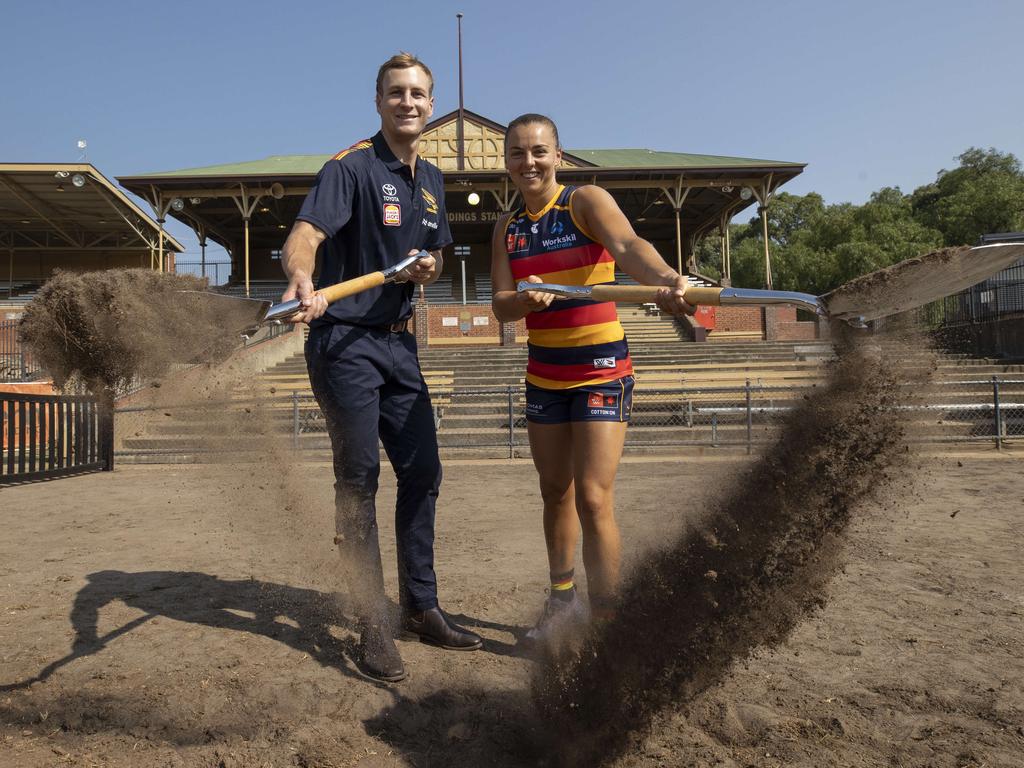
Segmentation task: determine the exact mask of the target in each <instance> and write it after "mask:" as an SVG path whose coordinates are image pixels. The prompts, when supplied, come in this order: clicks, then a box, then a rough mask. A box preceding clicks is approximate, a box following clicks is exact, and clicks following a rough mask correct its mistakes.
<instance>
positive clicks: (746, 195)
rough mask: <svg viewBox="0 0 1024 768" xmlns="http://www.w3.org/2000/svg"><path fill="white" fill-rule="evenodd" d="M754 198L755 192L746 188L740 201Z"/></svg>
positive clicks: (742, 190)
mask: <svg viewBox="0 0 1024 768" xmlns="http://www.w3.org/2000/svg"><path fill="white" fill-rule="evenodd" d="M753 196H754V190H752V189H751V188H750V187H744V188H743V189H741V190H740V199H741V200H749V199H750V198H752V197H753Z"/></svg>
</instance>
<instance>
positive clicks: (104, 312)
mask: <svg viewBox="0 0 1024 768" xmlns="http://www.w3.org/2000/svg"><path fill="white" fill-rule="evenodd" d="M205 288H206V282H205V281H204V280H201V279H199V278H196V277H192V276H190V275H174V274H160V273H157V272H153V271H151V270H148V269H119V270H108V271H101V272H85V273H72V272H58V273H57V274H56V275H55V276H54V278H53V279H52V280H50V281H49V282H48V283H47V284H46V285H44V286H43V288H42V289H41V290H40V292H39V294H38V295H37V296H36V298H35V299H33V300H32V302H31V303H30V304H29V305H28V307H27V308H26V310H25V315H24V317H23V318H22V321H21V324H20V327H19V336H20V339H21V341H22V343H24V344H25V345H26V346H27V347H29V349H30V350H31V351H32V354H33V355H34V356H35V359H36V360H38V361H39V363H40V365H41V366H42V368H43V370H45V371H46V372H47V373H48V374H49V375H50V376H52V377H53V380H54V384H55V385H56V386H58V387H61V388H64V387H65V386H67V385H68V384H69V383H74V382H76V381H80V382H81V383H82V384H83V385H84V386H85V387H86V388H87V389H89V390H92V391H94V392H100V391H104V390H117V389H119V388H121V387H124V386H126V385H127V384H129V383H130V382H132V381H133V379H135V378H136V377H141V378H151V377H159V376H162V375H163V374H165V373H166V372H167V371H168V369H169V368H170V367H171V366H172V365H173V364H175V363H188V362H210V361H215V360H220V359H223V358H224V357H226V356H227V354H229V353H230V351H231V350H232V349H233V348H234V347H235V346H236V345H237V340H238V329H237V328H232V327H229V325H230V324H225V323H224V322H223V318H222V317H221V314H220V313H219V311H218V309H217V306H216V305H214V304H212V303H208V302H206V301H203V300H201V295H200V294H196V293H187V292H189V291H192V292H195V291H205Z"/></svg>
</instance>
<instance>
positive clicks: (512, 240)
mask: <svg viewBox="0 0 1024 768" xmlns="http://www.w3.org/2000/svg"><path fill="white" fill-rule="evenodd" d="M575 191H576V187H566V186H559V188H558V191H557V192H556V193H555V194H554V196H553V197H552V198H551V200H550V201H548V204H547V205H545V206H544V207H543V208H542V209H541V210H540V211H538V212H537V213H530V212H529V211H528V210H527V209H526V207H525V206H523V207H521V208H519V209H518V210H517V211H515V212H514V213H513V214H512V216H511V218H510V219H509V221H508V224H507V225H506V228H505V250H506V252H507V253H508V260H509V266H510V267H511V269H512V278H513V280H515V281H516V282H518V281H520V280H525V279H526V278H527V277H528V276H529V275H537V277H539V278H541V280H543V281H544V282H545V283H557V284H559V285H605V284H608V283H614V282H615V260H614V259H613V258H612V255H611V254H610V253H608V251H607V250H606V249H605V247H604V246H603V245H601V244H600V243H599V242H597V241H596V240H595V239H594V238H593V237H591V236H590V235H589V234H588V233H587V232H586V231H585V230H584V229H583V228H582V227H581V226H580V224H579V222H578V221H577V220H576V219H575V217H574V216H573V215H572V209H571V206H570V200H571V199H572V196H573V193H574V192H575ZM526 329H527V331H528V333H529V337H528V347H529V353H530V355H529V361H528V362H527V365H526V381H527V382H529V383H530V384H533V385H534V386H537V387H543V388H545V389H570V388H572V387H582V386H586V385H591V384H602V383H604V382H608V381H617V380H618V379H621V378H624V377H626V376H632V375H633V363H632V361H631V360H630V358H629V345H628V344H627V343H626V334H625V332H624V331H623V330H622V324H621V323H620V322H619V315H618V312H617V311H616V309H615V302H613V301H591V300H589V299H556V300H555V301H553V302H551V304H550V305H549V306H548V307H547V308H546V309H544V310H542V311H539V312H531V313H530V314H528V315H527V316H526Z"/></svg>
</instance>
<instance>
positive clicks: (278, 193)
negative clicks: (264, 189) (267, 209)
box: [270, 181, 284, 200]
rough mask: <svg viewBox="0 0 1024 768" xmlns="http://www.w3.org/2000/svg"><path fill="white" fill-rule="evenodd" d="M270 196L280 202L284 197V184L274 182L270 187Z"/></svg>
mask: <svg viewBox="0 0 1024 768" xmlns="http://www.w3.org/2000/svg"><path fill="white" fill-rule="evenodd" d="M270 196H271V197H272V198H274V199H275V200H280V199H281V198H282V197H284V184H282V183H281V182H279V181H275V182H274V183H273V184H271V185H270Z"/></svg>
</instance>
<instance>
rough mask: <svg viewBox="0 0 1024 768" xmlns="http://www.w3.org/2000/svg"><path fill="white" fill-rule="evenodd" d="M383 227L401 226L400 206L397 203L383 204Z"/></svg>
mask: <svg viewBox="0 0 1024 768" xmlns="http://www.w3.org/2000/svg"><path fill="white" fill-rule="evenodd" d="M384 226H386V227H400V226H402V206H400V205H399V204H398V203H384Z"/></svg>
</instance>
